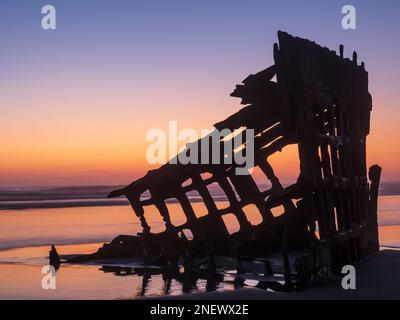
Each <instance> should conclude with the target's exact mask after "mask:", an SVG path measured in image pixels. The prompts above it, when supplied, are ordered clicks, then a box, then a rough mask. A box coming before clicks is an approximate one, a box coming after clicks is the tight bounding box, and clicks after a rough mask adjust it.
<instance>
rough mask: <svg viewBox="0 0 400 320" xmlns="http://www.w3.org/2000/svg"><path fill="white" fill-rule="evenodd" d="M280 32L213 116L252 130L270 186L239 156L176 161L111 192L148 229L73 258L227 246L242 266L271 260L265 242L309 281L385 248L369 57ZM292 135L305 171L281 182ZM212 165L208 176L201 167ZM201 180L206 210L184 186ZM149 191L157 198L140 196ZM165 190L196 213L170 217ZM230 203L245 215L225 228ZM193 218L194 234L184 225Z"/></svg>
mask: <svg viewBox="0 0 400 320" xmlns="http://www.w3.org/2000/svg"><path fill="white" fill-rule="evenodd" d="M278 39H279V45H278V44H275V45H274V60H275V64H274V65H273V66H271V67H269V68H266V69H265V70H262V71H260V72H258V73H256V74H254V75H250V76H248V77H247V78H246V79H245V80H244V81H243V83H242V84H240V85H237V86H236V89H235V90H234V92H233V93H232V94H231V95H232V96H233V97H239V98H241V99H242V102H241V103H242V104H244V105H245V107H243V108H242V109H241V110H239V111H238V112H236V113H235V114H233V115H231V116H230V117H228V118H227V119H225V120H223V121H221V122H219V123H217V124H215V125H214V127H215V128H216V129H218V130H222V129H224V128H228V129H230V130H232V131H233V130H235V129H238V128H241V127H245V128H253V129H254V130H255V142H254V153H255V166H258V167H259V169H261V171H262V172H263V173H264V174H265V176H266V179H268V180H269V182H270V184H271V188H270V189H268V190H266V191H260V190H259V188H258V187H257V184H256V182H255V180H254V179H253V177H252V176H251V175H236V174H235V170H234V169H235V168H236V167H237V166H238V165H237V164H235V163H233V164H232V165H226V164H220V165H213V164H188V165H182V164H171V163H167V164H165V165H163V166H161V167H160V168H159V169H157V170H152V171H149V172H148V173H147V174H146V175H145V176H144V177H142V178H140V179H138V180H136V181H135V182H133V183H132V184H130V185H129V186H127V187H125V188H122V189H120V190H115V191H113V192H111V193H110V194H109V197H119V196H125V197H126V198H127V199H128V200H129V202H130V204H131V206H132V208H133V210H134V212H135V214H136V215H137V217H138V218H139V219H140V222H141V225H142V227H143V232H142V233H141V234H138V235H137V236H119V237H117V238H116V239H114V240H113V241H112V242H111V243H110V244H105V245H104V246H103V248H101V249H99V251H98V252H96V253H94V254H92V255H87V256H81V257H78V258H76V259H72V260H71V261H70V262H77V261H85V260H90V259H99V258H121V257H140V258H143V260H144V261H145V263H147V264H156V265H161V266H165V267H174V266H176V265H177V264H178V263H179V261H183V263H184V265H185V266H188V267H190V266H196V265H199V264H200V263H205V264H207V265H208V266H209V268H210V269H213V268H214V267H215V259H214V257H215V255H218V254H222V255H225V256H230V257H232V258H233V259H234V261H237V268H238V271H239V272H240V271H242V262H243V261H248V260H257V261H261V262H264V263H265V265H266V270H267V271H266V272H265V273H267V272H268V269H270V267H269V266H268V259H267V257H268V254H269V253H270V252H276V251H277V250H278V251H280V252H283V266H284V268H283V272H282V273H284V275H285V280H286V284H287V286H289V287H290V286H291V282H292V279H293V278H292V275H293V274H294V273H296V277H297V278H296V279H297V281H301V283H302V285H303V286H307V285H309V283H310V281H311V280H312V279H314V280H317V279H318V277H323V276H322V275H321V274H322V273H323V272H325V271H327V270H328V271H329V272H333V273H339V272H340V270H341V267H342V266H343V265H346V264H355V263H357V262H359V261H360V260H362V259H363V258H364V257H366V255H368V254H369V253H370V252H372V251H376V250H378V247H379V243H378V225H377V197H378V186H379V180H380V173H381V168H380V167H379V166H377V165H374V166H372V167H370V168H369V171H368V175H369V180H368V175H367V167H366V137H367V135H368V133H369V127H370V125H369V124H370V111H371V109H372V102H371V95H370V94H369V92H368V73H367V72H366V71H365V68H364V63H361V64H360V65H359V64H358V63H357V54H356V53H355V52H354V53H353V58H352V60H350V59H348V58H344V57H343V46H340V54H339V56H338V55H337V54H336V53H335V51H331V50H329V49H328V48H323V47H321V46H319V45H317V44H315V43H314V42H311V41H309V40H305V39H301V38H297V37H293V36H291V35H289V34H287V33H284V32H278ZM275 76H276V82H275V81H274V80H273V78H274V77H275ZM202 139H209V137H208V136H207V137H204V138H202ZM199 142H200V141H199ZM199 142H198V143H199ZM289 144H297V145H298V156H299V159H300V173H299V176H298V179H297V182H296V183H294V184H292V185H290V186H287V187H283V186H282V184H281V183H280V181H279V179H278V177H277V176H276V175H275V174H274V170H273V168H272V166H271V165H270V164H269V162H268V157H269V156H270V155H272V154H274V153H276V152H278V151H280V150H281V149H282V148H283V147H285V146H287V145H289ZM221 145H222V139H221ZM243 147H244V149H245V148H246V140H243ZM184 152H185V151H184ZM222 156H226V155H224V154H223V153H222ZM203 173H209V177H208V178H206V179H204V178H203V176H202V174H203ZM212 183H217V184H218V185H219V186H220V187H221V188H222V190H223V191H224V193H225V195H226V198H227V199H228V201H229V206H228V207H227V208H224V209H219V208H218V207H217V205H216V202H215V199H213V196H212V194H211V193H210V192H209V190H208V188H207V186H208V185H210V184H212ZM192 190H196V191H197V192H198V193H199V194H200V195H201V197H202V199H203V201H204V204H205V206H206V207H207V210H208V214H207V215H205V216H202V217H200V218H197V217H196V215H195V212H194V210H193V207H192V205H191V202H190V200H189V198H188V196H187V193H188V192H189V191H192ZM145 192H149V194H150V197H149V198H143V196H142V195H143V193H145ZM168 199H177V201H178V203H179V204H180V206H181V207H182V209H183V212H184V213H185V216H186V219H187V222H186V223H184V224H183V225H178V226H177V225H173V224H172V223H171V215H173V214H174V212H169V210H168V207H167V205H166V201H168ZM148 205H154V206H155V207H156V208H157V209H158V211H159V213H160V219H163V223H165V227H166V230H165V231H164V232H161V233H152V232H151V229H150V227H149V225H148V223H147V222H146V218H145V215H144V206H148ZM247 205H255V206H256V207H257V209H258V211H259V212H260V214H261V216H262V222H261V223H260V224H258V225H252V224H251V223H250V222H249V221H248V219H247V218H246V215H245V213H244V211H243V208H244V207H245V206H247ZM277 206H283V208H284V213H283V214H282V215H280V216H277V217H274V216H273V214H272V213H271V209H272V208H274V207H277ZM226 214H233V215H234V216H235V217H236V218H237V220H238V222H239V224H240V229H239V231H238V232H235V233H233V234H230V233H229V232H228V230H227V227H226V225H225V224H224V222H223V219H222V216H223V215H226ZM186 229H187V230H190V231H191V233H192V234H193V238H192V239H189V238H187V237H186V236H185V230H186ZM293 250H296V252H297V253H298V252H300V254H297V256H296V258H295V260H293V259H291V258H290V255H291V252H292V251H293Z"/></svg>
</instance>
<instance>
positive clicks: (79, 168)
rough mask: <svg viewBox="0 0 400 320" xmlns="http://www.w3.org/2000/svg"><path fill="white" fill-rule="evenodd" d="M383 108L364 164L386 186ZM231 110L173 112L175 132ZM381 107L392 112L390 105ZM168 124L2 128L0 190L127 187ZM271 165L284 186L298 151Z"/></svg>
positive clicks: (393, 156)
mask: <svg viewBox="0 0 400 320" xmlns="http://www.w3.org/2000/svg"><path fill="white" fill-rule="evenodd" d="M233 102H237V101H236V100H233ZM382 104H383V101H381V100H380V99H376V101H374V108H373V112H372V117H371V134H370V135H369V136H368V140H367V146H368V147H367V148H368V152H367V156H368V165H372V164H374V163H377V164H379V165H380V166H382V167H383V169H384V171H383V180H389V181H390V180H396V179H399V178H400V174H399V163H398V159H399V155H400V148H399V147H398V146H397V137H398V130H397V127H398V125H397V121H396V119H397V117H393V118H391V117H390V116H388V115H386V114H384V113H382V112H379V110H380V107H381V105H382ZM233 105H234V104H232V105H228V106H227V107H225V108H221V110H224V111H220V112H218V113H216V114H215V116H214V114H211V113H208V112H207V113H208V114H209V116H208V117H207V116H205V115H204V113H203V114H201V113H200V112H197V114H196V116H194V117H189V115H188V116H186V117H183V116H182V113H181V112H178V113H177V114H178V117H177V118H178V119H180V120H179V122H178V126H179V129H183V128H188V127H191V128H193V129H196V131H198V132H199V133H200V128H207V125H208V128H209V125H210V124H212V123H214V122H217V121H218V120H220V119H221V118H223V117H226V116H228V115H229V114H230V113H233V112H234V111H235V110H232V109H233V108H232V106H233ZM386 105H387V106H389V107H391V106H392V107H393V109H392V110H393V112H397V111H395V110H394V103H393V104H386ZM197 108H200V106H198V107H197ZM197 108H193V110H196V109H197ZM179 109H180V108H176V109H175V111H179ZM236 110H237V109H236ZM229 111H230V112H229ZM194 113H195V112H193V114H194ZM172 115H173V114H172V113H171V115H169V117H172ZM218 115H219V117H217V116H218ZM91 119H92V121H91ZM193 119H196V120H195V121H193ZM26 120H28V119H26ZM100 120H101V121H100ZM168 121H169V118H167V117H166V115H165V114H163V115H157V114H152V112H150V113H149V112H147V113H144V114H143V115H140V117H139V118H138V119H137V121H135V120H134V119H132V117H131V116H129V117H125V118H124V116H123V115H110V116H108V114H107V115H106V114H103V115H101V118H99V117H96V115H93V116H92V115H86V116H85V115H83V116H82V117H81V118H80V119H79V120H78V121H76V122H75V123H69V122H68V118H67V119H65V120H64V119H62V115H60V118H58V117H57V119H53V120H50V119H47V120H46V121H44V120H43V121H42V122H37V123H35V122H31V123H29V122H28V121H26V122H23V123H20V124H18V125H16V124H15V123H14V127H13V128H11V126H10V127H8V128H7V127H2V128H0V136H1V137H2V138H1V140H2V141H1V145H2V148H1V149H0V157H1V159H2V164H1V167H0V177H1V182H0V183H1V185H0V187H12V186H47V185H48V186H54V185H91V184H126V183H129V182H130V181H132V180H133V179H136V178H139V177H140V176H142V175H144V174H145V173H146V172H147V171H148V170H149V169H154V168H156V167H157V166H150V165H149V164H147V162H146V149H147V147H148V146H149V145H150V144H151V143H150V142H147V141H146V140H145V137H146V132H147V130H149V129H151V128H156V127H159V128H161V129H164V130H166V132H167V126H168ZM285 150H286V151H285ZM275 158H276V160H275ZM270 160H271V164H272V165H273V167H274V169H275V171H276V175H277V176H278V177H279V178H280V179H281V180H282V181H283V182H285V181H293V180H295V178H297V175H298V170H299V165H298V159H297V146H288V147H286V148H285V149H284V151H283V152H282V153H277V154H276V155H273V156H272V157H271V159H270Z"/></svg>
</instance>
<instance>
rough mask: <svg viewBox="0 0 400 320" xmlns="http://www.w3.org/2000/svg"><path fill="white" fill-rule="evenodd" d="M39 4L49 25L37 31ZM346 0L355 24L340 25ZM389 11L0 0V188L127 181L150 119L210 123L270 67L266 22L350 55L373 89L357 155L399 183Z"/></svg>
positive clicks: (272, 31)
mask: <svg viewBox="0 0 400 320" xmlns="http://www.w3.org/2000/svg"><path fill="white" fill-rule="evenodd" d="M45 4H52V5H54V6H55V7H56V9H57V30H54V31H44V30H42V29H41V18H42V15H41V8H42V6H43V5H45ZM345 4H353V5H354V6H355V7H356V9H357V30H343V29H342V28H341V17H342V15H341V8H342V6H343V5H345ZM399 16H400V1H396V0H393V1H329V2H328V1H285V0H280V1H266V0H264V1H252V0H250V1H235V0H229V1H228V0H218V1H215V0H212V1H211V0H179V1H178V0H168V1H165V0H159V1H153V0H146V1H144V0H142V1H122V0H118V1H116V0H113V1H111V0H109V1H100V0H96V1H91V0H84V1H75V0H64V1H59V0H47V1H34V0H30V1H23V0H1V2H0V39H1V40H0V41H1V46H0V74H1V75H0V187H21V186H55V185H89V184H125V183H129V182H130V181H131V180H133V179H134V178H137V177H139V176H141V175H143V174H144V173H145V172H146V171H147V170H148V169H149V168H150V167H149V165H148V164H147V163H146V159H145V152H146V147H147V146H148V145H149V143H148V142H146V141H145V135H146V132H147V131H148V130H149V129H151V128H167V125H168V121H169V120H177V121H178V125H179V128H188V127H189V128H194V129H200V128H209V127H210V126H211V125H212V124H213V123H215V122H217V121H219V120H222V119H223V118H225V117H226V116H228V115H230V114H231V113H233V112H234V111H237V110H238V109H239V108H240V104H239V102H240V100H239V99H235V98H231V97H229V93H230V92H231V91H232V89H233V88H234V86H235V84H237V83H239V82H241V81H242V80H243V79H244V78H245V77H246V76H247V75H248V74H250V73H254V72H257V71H259V70H261V69H262V68H265V67H267V66H269V65H271V64H272V63H273V57H272V45H273V43H274V42H275V41H276V40H277V39H276V32H277V30H283V31H287V32H289V33H292V34H294V35H297V36H300V37H305V38H309V39H312V40H313V41H316V42H318V43H319V44H321V45H324V46H328V47H329V48H331V49H335V50H338V47H339V44H341V43H342V44H344V46H345V55H346V56H351V54H352V51H353V50H356V51H357V52H358V57H359V61H365V63H366V68H367V70H368V71H369V74H370V92H371V93H372V95H373V113H372V119H371V134H370V136H369V138H368V162H369V164H373V163H379V164H380V165H381V166H382V167H383V169H384V171H383V180H385V181H391V180H400V163H399V160H400V146H399V144H398V140H399V138H400V129H399V125H400V111H399V108H398V103H397V101H400V90H399V89H400V88H399V78H398V74H399V70H400V62H399V57H400V42H399V40H398V39H399V35H398V32H399V31H400V19H399ZM291 154H292V155H293V154H294V152H293V150H292V152H291ZM278 169H279V171H280V172H278V174H280V175H281V176H283V178H284V179H286V178H287V179H289V178H290V177H291V176H293V174H294V173H295V172H297V169H298V168H297V167H296V164H295V162H294V161H292V160H291V159H290V158H286V159H283V164H281V165H280V166H279V168H278Z"/></svg>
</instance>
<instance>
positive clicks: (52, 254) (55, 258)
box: [49, 244, 61, 270]
mask: <svg viewBox="0 0 400 320" xmlns="http://www.w3.org/2000/svg"><path fill="white" fill-rule="evenodd" d="M49 259H50V265H51V266H53V267H54V268H55V269H56V270H57V269H58V268H59V267H60V264H61V260H60V256H59V255H58V252H57V250H56V247H55V246H54V244H53V245H51V250H50V251H49Z"/></svg>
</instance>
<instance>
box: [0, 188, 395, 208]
mask: <svg viewBox="0 0 400 320" xmlns="http://www.w3.org/2000/svg"><path fill="white" fill-rule="evenodd" d="M119 187H120V186H78V187H59V188H47V189H45V188H42V189H4V188H3V189H1V188H0V211H1V210H23V209H53V208H54V209H55V208H73V207H99V206H123V205H129V202H128V200H127V199H125V198H122V197H121V198H116V199H108V198H107V194H108V193H109V192H110V191H112V190H115V189H117V188H119ZM263 187H265V185H263ZM211 193H212V196H213V197H214V198H215V200H216V201H227V199H226V197H225V195H224V194H221V193H219V192H218V191H213V190H211ZM398 195H400V182H395V183H391V182H390V183H388V182H386V183H385V182H383V183H381V185H380V188H379V196H398ZM148 196H149V194H148V193H147V194H146V193H144V194H143V197H144V198H146V197H148ZM189 199H190V201H191V202H199V201H201V199H199V198H198V197H196V196H194V195H193V196H191V195H190V193H189ZM170 202H176V201H170Z"/></svg>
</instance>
